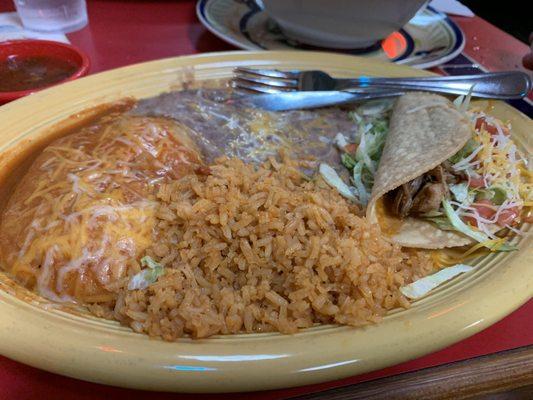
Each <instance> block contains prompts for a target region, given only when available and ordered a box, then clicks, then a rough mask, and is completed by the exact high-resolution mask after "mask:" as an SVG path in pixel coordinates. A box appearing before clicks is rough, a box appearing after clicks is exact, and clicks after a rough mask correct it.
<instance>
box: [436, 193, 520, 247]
mask: <svg viewBox="0 0 533 400" xmlns="http://www.w3.org/2000/svg"><path fill="white" fill-rule="evenodd" d="M442 207H443V209H444V213H445V214H446V217H447V218H448V220H449V221H450V224H451V225H452V226H453V227H454V228H455V230H456V231H458V232H461V233H462V234H464V235H466V236H468V237H471V238H472V239H474V240H475V241H476V242H479V243H481V244H483V245H484V247H487V248H488V249H490V250H492V251H512V250H516V247H514V246H510V245H508V244H506V243H497V244H495V243H494V240H491V239H490V238H489V237H488V236H487V235H486V234H485V233H483V232H481V231H479V230H476V229H474V228H472V227H470V226H468V225H466V224H465V223H464V222H463V221H462V220H461V218H460V217H459V215H458V214H457V213H456V212H455V211H454V209H453V207H452V206H451V204H450V202H449V201H448V200H446V199H444V200H442Z"/></svg>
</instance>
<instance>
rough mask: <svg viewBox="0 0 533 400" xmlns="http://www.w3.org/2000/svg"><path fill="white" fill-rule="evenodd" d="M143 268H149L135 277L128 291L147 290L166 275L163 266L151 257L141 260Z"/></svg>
mask: <svg viewBox="0 0 533 400" xmlns="http://www.w3.org/2000/svg"><path fill="white" fill-rule="evenodd" d="M141 266H142V267H148V268H146V269H143V270H142V271H141V272H139V273H137V274H135V275H133V277H132V278H131V280H130V282H129V284H128V290H138V289H146V288H147V287H148V286H150V285H151V284H152V283H155V282H156V281H157V279H158V278H159V277H160V276H161V275H163V274H164V273H165V269H164V268H163V266H162V265H161V264H159V263H158V262H157V261H155V260H154V259H153V258H152V257H150V256H145V257H143V258H141Z"/></svg>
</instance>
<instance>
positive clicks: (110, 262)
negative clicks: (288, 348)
mask: <svg viewBox="0 0 533 400" xmlns="http://www.w3.org/2000/svg"><path fill="white" fill-rule="evenodd" d="M179 135H180V133H179V132H177V128H176V126H175V124H174V123H172V122H170V121H166V120H164V119H156V118H143V117H126V116H123V117H120V118H118V119H115V120H114V121H113V122H106V123H103V124H101V125H99V126H92V127H88V128H85V129H84V130H83V131H82V132H79V133H76V134H72V135H69V136H66V137H64V138H62V139H59V140H58V141H56V142H55V143H53V144H52V145H50V146H48V147H47V148H46V149H45V150H44V151H43V153H42V155H41V156H40V157H39V158H38V160H36V162H35V164H34V165H33V167H32V169H31V170H30V172H29V174H28V175H27V176H26V178H25V180H24V181H23V182H22V184H21V185H20V186H19V188H18V189H17V192H18V193H15V195H14V197H13V199H12V201H11V202H10V204H8V207H7V208H6V211H5V213H4V216H3V222H2V225H3V226H2V231H3V232H2V233H1V235H2V236H3V237H2V238H0V239H1V243H2V244H3V243H5V240H8V241H9V240H11V241H18V242H19V246H18V249H15V250H13V247H11V250H10V247H9V246H3V247H4V248H3V255H4V257H5V258H7V261H6V264H7V265H8V266H11V272H12V273H13V274H15V275H16V276H18V277H20V278H22V279H23V280H24V281H26V282H27V283H29V284H30V285H32V286H35V287H36V288H37V289H38V291H39V292H40V294H42V295H44V296H46V297H47V298H49V299H52V300H56V301H66V300H73V299H74V300H82V301H84V302H95V301H98V302H101V301H106V300H107V299H109V300H112V298H113V294H112V291H113V287H114V286H113V285H116V284H118V283H120V280H121V279H123V278H125V277H127V276H128V275H130V274H131V273H134V272H138V271H139V270H140V266H139V265H138V262H137V261H136V260H137V259H138V258H139V256H140V254H141V253H142V252H143V251H144V250H145V249H146V248H147V247H148V246H149V245H150V244H152V243H153V237H152V235H153V229H154V224H155V213H156V204H157V203H156V201H155V192H156V190H157V187H158V184H159V183H160V182H162V181H163V180H164V179H165V178H167V177H173V178H179V177H180V176H181V175H183V174H184V173H185V172H187V171H189V170H190V168H191V167H192V166H194V165H197V164H198V163H199V159H198V156H197V154H196V153H195V152H194V151H193V150H191V149H189V148H187V147H185V146H184V145H183V144H182V141H180V137H179ZM26 222H27V223H26ZM6 235H7V236H9V235H12V236H11V237H6Z"/></svg>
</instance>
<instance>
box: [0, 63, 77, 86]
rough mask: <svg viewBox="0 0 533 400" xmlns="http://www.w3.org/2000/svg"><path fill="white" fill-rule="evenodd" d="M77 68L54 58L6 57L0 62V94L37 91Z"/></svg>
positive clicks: (60, 79) (58, 80)
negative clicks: (29, 90)
mask: <svg viewBox="0 0 533 400" xmlns="http://www.w3.org/2000/svg"><path fill="white" fill-rule="evenodd" d="M76 69H77V66H76V65H75V64H74V63H71V62H69V61H66V60H61V59H58V58H54V57H47V56H34V57H24V58H21V57H15V56H11V57H8V58H7V59H6V60H2V61H0V92H16V91H20V90H28V89H37V88H41V87H44V86H49V85H52V84H54V83H57V82H60V81H62V80H64V79H66V78H68V77H69V76H71V75H72V74H73V73H74V72H76Z"/></svg>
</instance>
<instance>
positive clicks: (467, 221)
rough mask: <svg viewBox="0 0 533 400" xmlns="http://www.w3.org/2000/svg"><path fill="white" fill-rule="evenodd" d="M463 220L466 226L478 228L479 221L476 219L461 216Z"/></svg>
mask: <svg viewBox="0 0 533 400" xmlns="http://www.w3.org/2000/svg"><path fill="white" fill-rule="evenodd" d="M461 219H462V220H463V222H464V223H465V224H470V225H472V226H475V227H476V228H477V220H476V219H475V218H474V217H471V216H469V215H463V216H461Z"/></svg>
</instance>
